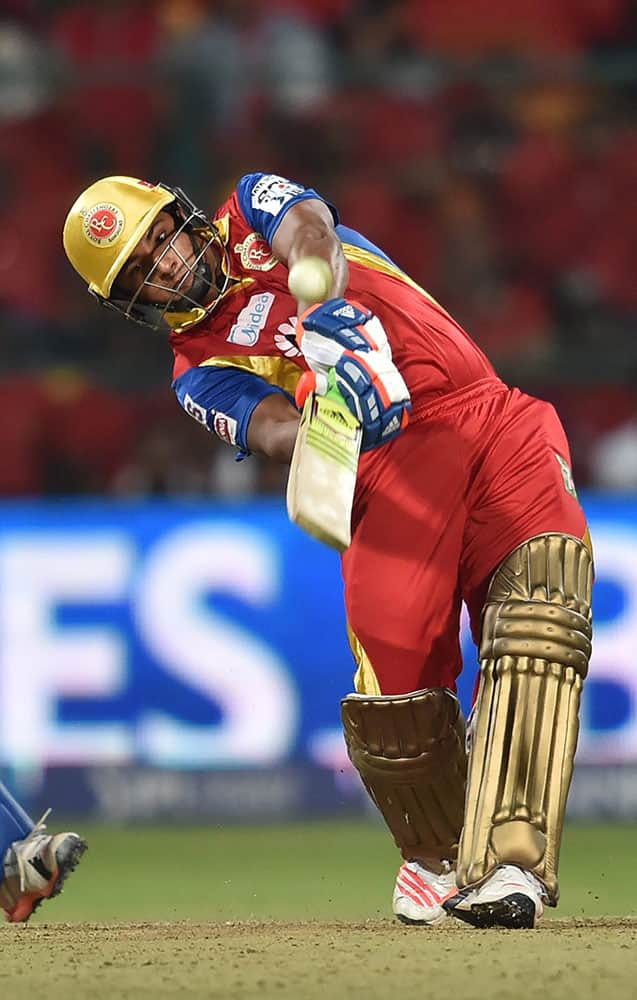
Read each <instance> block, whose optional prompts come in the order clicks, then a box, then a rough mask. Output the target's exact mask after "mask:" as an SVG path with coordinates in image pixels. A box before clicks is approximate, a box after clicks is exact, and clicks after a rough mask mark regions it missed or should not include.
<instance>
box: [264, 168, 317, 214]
mask: <svg viewBox="0 0 637 1000" xmlns="http://www.w3.org/2000/svg"><path fill="white" fill-rule="evenodd" d="M303 190H304V189H303V188H302V187H301V186H300V185H299V184H293V183H292V181H288V180H286V178H285V177H279V176H277V174H267V175H266V176H265V177H262V178H261V180H259V181H257V183H256V184H255V185H254V187H253V189H252V207H253V208H256V209H259V211H261V212H268V213H269V214H270V215H278V213H279V212H280V211H281V209H282V207H283V206H284V205H285V204H286V203H287V202H288V201H291V200H292V198H296V196H297V195H298V194H301V193H302V192H303Z"/></svg>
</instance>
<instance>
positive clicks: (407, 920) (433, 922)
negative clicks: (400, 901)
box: [394, 913, 447, 927]
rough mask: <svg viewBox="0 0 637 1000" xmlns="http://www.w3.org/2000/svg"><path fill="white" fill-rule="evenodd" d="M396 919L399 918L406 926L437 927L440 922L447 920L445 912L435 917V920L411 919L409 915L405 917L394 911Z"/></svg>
mask: <svg viewBox="0 0 637 1000" xmlns="http://www.w3.org/2000/svg"><path fill="white" fill-rule="evenodd" d="M394 916H395V917H396V920H400V922H401V924H406V925H407V926H408V927H439V926H440V924H444V923H446V921H447V914H446V913H445V914H443V915H442V916H439V917H436V919H435V920H412V919H411V917H405V916H403V914H402V913H394Z"/></svg>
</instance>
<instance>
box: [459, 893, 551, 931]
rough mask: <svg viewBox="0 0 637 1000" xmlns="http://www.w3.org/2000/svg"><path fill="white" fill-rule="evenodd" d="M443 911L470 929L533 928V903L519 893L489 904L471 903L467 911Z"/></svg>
mask: <svg viewBox="0 0 637 1000" xmlns="http://www.w3.org/2000/svg"><path fill="white" fill-rule="evenodd" d="M443 905H445V904H443ZM445 909H446V910H447V913H449V914H450V915H451V916H452V917H456V919H458V920H463V921H464V922H465V923H466V924H471V926H472V927H480V928H486V927H506V928H508V929H509V930H531V929H532V928H533V927H535V919H536V918H535V903H534V902H533V900H532V899H529V897H528V896H525V895H524V894H523V893H521V892H513V893H511V895H510V896H505V897H504V898H503V899H495V900H493V901H492V902H490V903H473V905H472V906H471V909H469V910H460V909H458V907H457V906H455V907H453V906H447V905H445Z"/></svg>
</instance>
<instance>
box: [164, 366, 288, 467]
mask: <svg viewBox="0 0 637 1000" xmlns="http://www.w3.org/2000/svg"><path fill="white" fill-rule="evenodd" d="M173 389H174V390H175V394H176V396H177V399H178V400H179V402H180V403H181V405H182V406H183V408H184V410H185V411H186V413H188V414H189V415H190V416H191V417H192V418H193V419H194V420H196V421H197V422H198V423H200V424H202V426H204V427H206V428H207V429H208V430H209V431H210V432H211V433H212V434H216V435H217V437H220V438H221V440H222V441H226V442H227V443H228V444H232V445H236V447H238V448H239V456H238V457H239V458H245V457H246V456H247V455H249V454H250V451H249V449H248V425H249V423H250V418H251V417H252V414H253V412H254V410H255V407H256V406H258V404H259V403H260V402H261V400H262V399H265V397H266V396H270V395H272V394H273V393H276V392H278V393H281V394H282V395H284V396H286V397H287V398H289V397H288V394H287V393H286V392H284V391H283V389H280V388H279V387H278V386H275V385H270V384H269V382H266V381H265V379H262V378H261V377H260V376H259V375H252V374H250V372H244V371H241V369H239V368H230V367H225V366H219V367H217V366H215V365H205V366H202V367H201V368H190V369H189V370H188V371H187V372H184V374H183V375H180V376H179V378H177V379H175V381H174V382H173Z"/></svg>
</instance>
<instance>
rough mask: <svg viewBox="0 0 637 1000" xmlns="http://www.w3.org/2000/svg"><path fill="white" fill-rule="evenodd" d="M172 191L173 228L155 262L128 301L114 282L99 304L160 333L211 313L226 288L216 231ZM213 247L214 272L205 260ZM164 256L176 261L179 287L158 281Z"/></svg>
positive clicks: (226, 267) (225, 268) (226, 273)
mask: <svg viewBox="0 0 637 1000" xmlns="http://www.w3.org/2000/svg"><path fill="white" fill-rule="evenodd" d="M171 190H173V192H174V194H175V201H174V202H173V203H172V204H171V205H169V206H167V208H166V211H168V212H170V213H171V214H172V215H173V218H174V220H175V223H176V229H175V231H174V232H173V233H172V234H171V236H170V239H168V240H166V242H165V243H164V244H163V245H162V247H161V251H160V252H159V253H158V254H157V256H155V257H154V259H153V264H152V267H151V268H150V270H149V271H148V273H147V274H146V275H145V276H144V280H143V281H141V282H140V284H139V286H138V288H137V289H136V290H135V292H134V293H133V294H132V295H130V296H127V295H126V293H123V292H122V290H121V289H118V287H117V280H116V281H115V284H114V286H113V291H112V294H111V296H110V298H109V299H106V300H104V299H101V300H100V301H102V302H103V304H104V305H106V306H108V307H109V308H111V309H115V310H116V311H117V312H119V313H122V314H123V315H124V316H125V317H126V318H127V319H130V320H132V321H133V322H135V323H141V324H142V325H143V326H147V327H150V328H151V329H152V330H159V331H161V332H163V333H169V332H170V331H171V330H184V329H187V328H188V327H189V326H192V325H193V324H194V323H198V322H199V321H200V320H202V319H203V318H204V317H205V316H206V315H208V314H209V313H210V312H212V310H213V309H214V308H215V306H216V305H217V303H218V301H219V299H220V298H221V296H222V295H223V294H224V292H225V291H226V290H227V288H228V285H229V283H230V278H229V260H228V254H227V250H226V248H225V246H224V245H223V242H222V240H221V236H220V234H219V232H218V230H217V229H216V227H215V226H214V224H213V223H212V222H210V221H209V220H208V219H207V218H206V216H205V215H204V214H203V212H201V211H200V210H199V209H198V208H196V207H195V205H194V204H193V203H192V202H191V201H190V199H189V198H188V197H187V196H186V195H184V193H183V192H182V191H181V190H180V189H179V188H175V189H171ZM184 234H185V235H186V236H187V238H188V242H189V245H190V248H191V250H190V252H188V251H186V254H184V248H183V247H184V241H183V240H181V239H180V237H182V236H183V235H184ZM179 244H180V245H179ZM212 247H214V248H215V252H216V254H218V255H219V257H220V267H219V268H218V269H217V273H214V272H213V268H212V267H211V265H210V261H209V257H210V255H209V251H210V249H211V248H212ZM168 255H173V256H174V257H175V258H176V259H177V261H178V266H179V270H180V272H181V273H180V277H179V281H178V282H177V284H170V285H167V284H164V283H163V281H162V274H163V268H162V263H163V261H164V260H165V258H166V257H167V256H168ZM166 292H168V293H169V295H168V297H167V298H166V297H165V295H166ZM158 293H159V294H158ZM140 300H141V301H140Z"/></svg>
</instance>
